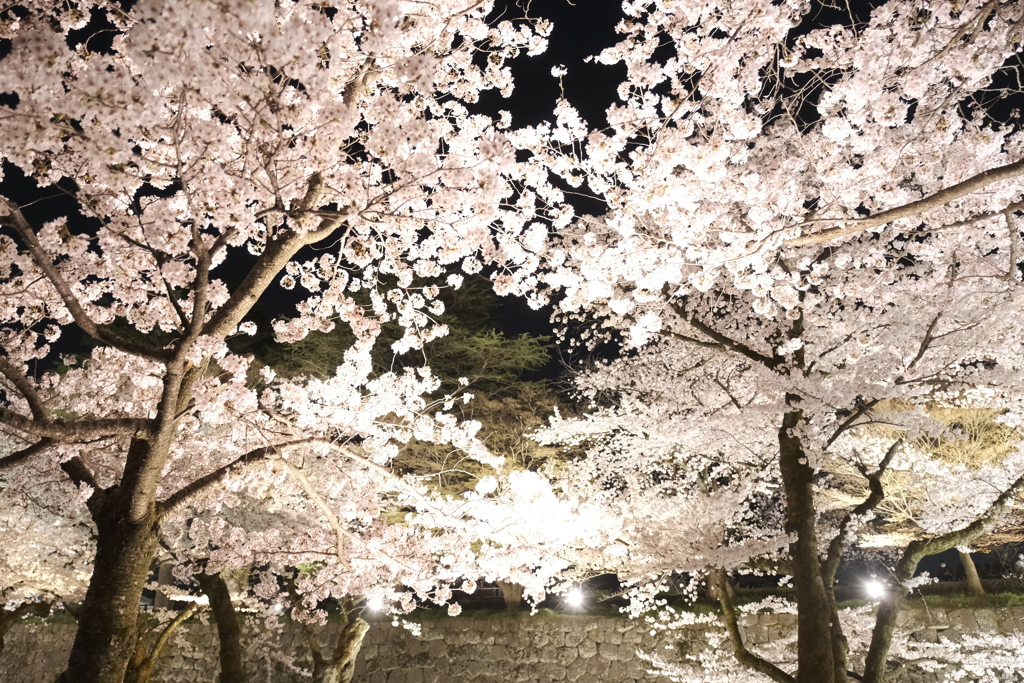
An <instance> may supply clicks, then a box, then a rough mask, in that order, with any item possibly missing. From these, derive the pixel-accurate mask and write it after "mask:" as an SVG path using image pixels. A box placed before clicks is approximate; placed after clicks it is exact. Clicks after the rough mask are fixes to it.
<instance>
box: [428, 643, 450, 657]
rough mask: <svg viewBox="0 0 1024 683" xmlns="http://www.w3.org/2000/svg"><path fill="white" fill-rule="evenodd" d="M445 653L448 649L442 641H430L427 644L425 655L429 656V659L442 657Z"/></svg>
mask: <svg viewBox="0 0 1024 683" xmlns="http://www.w3.org/2000/svg"><path fill="white" fill-rule="evenodd" d="M447 652H448V647H447V646H446V645H445V642H444V641H443V640H431V641H429V642H428V643H427V654H429V655H430V658H431V659H438V658H439V657H444V656H445V654H447Z"/></svg>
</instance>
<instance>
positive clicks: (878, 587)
mask: <svg viewBox="0 0 1024 683" xmlns="http://www.w3.org/2000/svg"><path fill="white" fill-rule="evenodd" d="M864 590H866V591H867V594H868V597H869V598H871V599H872V600H881V599H882V598H884V597H885V586H883V585H882V582H881V581H875V580H874V579H872V580H871V581H868V582H867V583H865V584H864Z"/></svg>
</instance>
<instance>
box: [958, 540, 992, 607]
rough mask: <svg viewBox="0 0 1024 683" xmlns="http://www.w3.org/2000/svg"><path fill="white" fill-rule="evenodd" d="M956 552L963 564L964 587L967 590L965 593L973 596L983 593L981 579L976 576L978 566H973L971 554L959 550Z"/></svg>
mask: <svg viewBox="0 0 1024 683" xmlns="http://www.w3.org/2000/svg"><path fill="white" fill-rule="evenodd" d="M957 552H958V553H959V554H960V562H962V563H963V565H964V588H965V589H966V590H967V594H968V595H975V596H981V595H985V589H984V588H983V587H982V585H981V579H980V578H978V568H977V567H975V566H974V560H973V559H971V554H970V553H965V552H961V551H959V550H958V551H957Z"/></svg>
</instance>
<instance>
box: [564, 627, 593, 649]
mask: <svg viewBox="0 0 1024 683" xmlns="http://www.w3.org/2000/svg"><path fill="white" fill-rule="evenodd" d="M586 637H587V634H586V633H585V632H584V631H583V630H576V629H573V630H571V631H566V632H565V634H564V635H563V638H565V645H566V647H576V646H577V645H579V644H580V643H582V642H583V641H584V640H585V639H586Z"/></svg>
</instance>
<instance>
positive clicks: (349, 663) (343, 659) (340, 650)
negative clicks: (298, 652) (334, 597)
mask: <svg viewBox="0 0 1024 683" xmlns="http://www.w3.org/2000/svg"><path fill="white" fill-rule="evenodd" d="M369 628H370V625H369V624H367V623H366V622H365V621H363V620H362V619H360V618H359V617H356V616H349V618H348V621H347V622H346V623H345V624H344V625H343V626H342V628H341V632H340V633H338V642H337V644H336V645H335V646H334V652H333V653H332V654H331V658H330V659H329V660H328V659H326V658H325V657H323V656H322V655H321V654H320V653H319V651H318V650H317V649H313V652H314V657H313V683H351V681H352V676H353V675H354V674H355V672H356V658H357V657H358V656H359V650H360V648H362V646H363V637H364V636H366V632H367V631H368V630H369ZM313 637H315V636H313Z"/></svg>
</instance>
